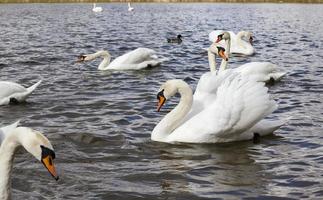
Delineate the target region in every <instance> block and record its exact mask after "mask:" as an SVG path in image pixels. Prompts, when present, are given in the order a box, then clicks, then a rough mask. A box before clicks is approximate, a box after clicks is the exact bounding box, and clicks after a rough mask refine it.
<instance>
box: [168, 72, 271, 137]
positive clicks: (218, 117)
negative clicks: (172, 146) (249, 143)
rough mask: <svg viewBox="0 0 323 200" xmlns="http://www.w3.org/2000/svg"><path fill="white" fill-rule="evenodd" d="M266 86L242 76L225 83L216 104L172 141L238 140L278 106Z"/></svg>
mask: <svg viewBox="0 0 323 200" xmlns="http://www.w3.org/2000/svg"><path fill="white" fill-rule="evenodd" d="M267 91H268V89H267V88H266V87H265V86H264V83H261V82H256V81H254V79H252V78H249V77H247V76H242V75H240V74H239V73H231V74H230V75H229V76H227V77H226V78H225V80H223V81H222V83H221V84H220V86H219V87H218V89H217V92H216V98H215V99H214V101H213V103H211V104H210V105H208V106H207V107H205V108H204V109H203V110H202V111H200V112H199V113H198V114H196V115H195V116H193V117H192V118H190V119H189V120H188V121H186V122H185V123H183V124H182V125H181V126H180V127H178V128H177V129H175V131H173V133H171V134H170V135H169V137H168V139H169V142H193V143H215V142H228V141H235V140H238V138H239V136H240V134H241V133H243V132H245V131H246V130H248V129H250V128H251V127H253V126H254V125H255V124H256V123H257V122H259V121H260V120H262V119H263V118H264V117H266V116H267V115H268V114H270V113H272V112H273V111H274V110H275V109H276V107H277V105H276V103H275V101H273V100H270V99H269V94H268V93H267Z"/></svg>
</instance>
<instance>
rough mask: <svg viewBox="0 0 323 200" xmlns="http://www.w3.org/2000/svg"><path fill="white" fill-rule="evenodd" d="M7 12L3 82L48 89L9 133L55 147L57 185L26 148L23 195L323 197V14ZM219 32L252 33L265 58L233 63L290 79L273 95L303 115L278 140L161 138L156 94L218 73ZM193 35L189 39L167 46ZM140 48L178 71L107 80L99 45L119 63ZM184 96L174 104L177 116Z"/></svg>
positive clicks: (233, 8) (20, 8) (19, 164)
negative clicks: (214, 42)
mask: <svg viewBox="0 0 323 200" xmlns="http://www.w3.org/2000/svg"><path fill="white" fill-rule="evenodd" d="M101 6H102V7H103V9H104V12H102V13H97V14H94V13H93V12H91V9H92V4H5V5H1V6H0V19H1V20H0V26H1V34H0V40H1V45H0V72H1V80H11V81H16V82H18V83H21V84H23V85H25V86H27V85H31V84H32V83H35V82H36V81H37V80H39V79H43V82H42V84H41V85H40V86H39V88H37V90H36V91H35V93H34V94H33V95H32V96H30V98H29V100H28V102H27V103H26V104H21V105H17V106H2V107H1V108H0V120H1V122H2V123H1V124H8V123H11V122H14V121H16V120H17V119H21V120H22V125H24V126H29V127H32V128H35V129H37V130H40V131H42V132H44V133H45V134H46V135H47V136H48V137H49V138H50V140H51V141H52V143H53V144H54V147H55V149H56V154H57V159H56V162H57V168H58V171H59V174H60V177H61V179H60V180H59V181H58V182H55V181H53V180H52V179H51V177H49V175H48V174H47V172H46V171H45V170H44V169H43V167H42V165H41V164H40V163H38V162H37V161H35V159H34V158H32V157H31V156H30V155H28V154H26V153H25V152H24V151H19V152H18V155H17V157H16V159H15V168H14V175H13V199H44V198H46V199H53V198H54V197H55V198H56V199H80V198H81V199H242V198H243V199H254V198H256V199H265V197H267V199H272V198H274V197H288V198H290V199H319V198H320V197H321V196H322V195H323V190H322V184H323V183H322V182H323V178H322V171H321V169H322V167H323V153H322V152H323V147H322V143H323V137H322V136H321V132H322V122H323V118H322V114H323V112H322V106H321V105H322V98H321V97H322V91H323V90H322V84H323V79H322V74H323V73H322V72H323V67H322V57H323V56H322V55H323V53H322V48H321V47H322V44H323V40H322V36H323V35H322V34H323V33H322V31H320V30H323V29H322V28H323V27H322V26H323V25H322V23H321V19H322V17H323V16H322V12H321V10H322V6H321V5H303V4H207V3H204V4H134V5H133V6H135V7H136V11H135V12H127V5H126V4H101ZM213 29H227V30H232V31H235V32H237V31H239V30H243V29H244V30H250V31H252V32H253V33H254V35H255V39H256V40H255V49H256V51H257V53H256V55H254V56H252V57H243V56H242V57H234V58H232V59H231V61H230V62H231V63H230V66H231V67H236V66H239V65H241V64H243V63H246V62H250V61H271V62H273V63H275V64H278V65H279V66H280V67H281V68H282V69H284V70H286V71H289V73H288V76H287V77H285V78H284V79H283V80H282V82H280V83H279V84H277V85H275V86H273V87H271V88H270V93H271V94H272V96H273V98H274V99H275V100H276V101H277V102H278V104H279V106H280V107H279V109H278V110H277V111H276V112H275V113H274V114H273V115H272V117H275V118H276V117H283V118H284V117H288V116H291V119H290V121H289V123H288V124H287V125H286V126H284V127H283V128H281V129H280V130H279V131H277V134H276V136H272V137H267V138H263V139H262V140H261V141H260V143H259V144H253V143H252V142H241V143H230V144H221V145H187V144H185V145H169V144H162V143H156V142H152V141H151V140H150V133H151V131H152V129H153V127H154V126H155V125H156V124H157V123H158V121H159V120H160V119H161V118H162V117H163V116H164V115H165V113H166V112H165V111H163V112H161V113H157V112H156V111H155V110H156V94H155V93H156V91H157V89H158V88H159V86H160V84H161V83H163V82H165V81H166V80H167V79H173V78H179V79H184V80H185V81H187V82H188V83H189V84H190V85H191V86H192V87H195V86H196V84H197V81H198V79H199V77H200V76H201V75H202V74H203V73H204V72H206V71H207V70H209V67H208V63H207V58H206V56H207V55H206V53H205V51H204V50H203V49H202V48H203V47H207V46H208V45H209V42H208V33H209V32H210V31H211V30H213ZM177 34H181V35H182V36H183V41H184V42H183V43H182V44H180V45H177V44H168V43H167V42H166V37H169V36H175V35H177ZM137 47H148V48H152V49H155V50H156V51H157V52H158V53H159V54H160V55H161V56H163V57H166V58H168V59H169V61H167V62H165V63H164V64H163V65H162V66H160V67H158V68H154V69H150V70H143V71H136V72H131V71H125V72H118V71H106V72H99V71H97V70H96V69H97V66H98V64H99V63H100V60H95V61H93V62H90V63H87V64H86V65H77V64H75V61H76V59H77V56H79V55H80V54H84V53H92V52H95V51H97V50H100V49H106V50H109V51H110V53H111V55H112V56H113V58H115V57H116V56H119V55H122V54H124V53H125V52H127V51H129V50H132V49H134V48H137ZM177 101H178V99H176V98H174V99H172V100H171V102H170V104H168V105H169V106H168V109H170V108H172V107H173V106H174V105H175V104H176V103H177Z"/></svg>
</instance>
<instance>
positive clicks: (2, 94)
mask: <svg viewBox="0 0 323 200" xmlns="http://www.w3.org/2000/svg"><path fill="white" fill-rule="evenodd" d="M40 83H41V80H40V81H38V82H37V83H35V84H34V85H32V86H30V87H29V88H25V87H23V86H21V85H19V84H17V83H13V82H8V81H0V105H7V104H9V103H20V102H23V101H25V100H26V98H27V97H28V96H29V95H30V94H31V93H32V92H33V91H34V90H35V89H36V88H37V87H38V85H39V84H40Z"/></svg>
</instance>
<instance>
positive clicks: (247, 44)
mask: <svg viewBox="0 0 323 200" xmlns="http://www.w3.org/2000/svg"><path fill="white" fill-rule="evenodd" d="M223 32H224V31H222V30H215V31H212V32H211V33H210V34H209V40H210V41H211V42H212V43H213V42H215V41H216V39H217V36H218V35H220V34H221V33H223ZM228 33H229V34H230V38H231V41H230V42H231V43H230V46H231V52H230V53H236V54H243V55H248V56H250V55H252V54H254V53H255V49H254V47H253V46H252V44H253V36H252V33H251V32H249V31H240V32H239V33H238V34H235V33H233V32H232V31H228Z"/></svg>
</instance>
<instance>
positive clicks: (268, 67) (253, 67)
mask: <svg viewBox="0 0 323 200" xmlns="http://www.w3.org/2000/svg"><path fill="white" fill-rule="evenodd" d="M236 70H237V71H238V72H240V73H241V74H242V75H248V76H251V77H253V78H254V79H255V80H256V81H261V82H268V81H269V80H270V79H271V78H272V79H274V80H280V79H281V78H282V77H283V76H284V75H285V74H286V72H283V71H280V70H279V69H278V66H277V65H275V64H272V63H270V62H250V63H246V64H243V65H241V66H240V67H238V68H236Z"/></svg>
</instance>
